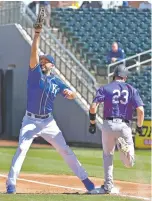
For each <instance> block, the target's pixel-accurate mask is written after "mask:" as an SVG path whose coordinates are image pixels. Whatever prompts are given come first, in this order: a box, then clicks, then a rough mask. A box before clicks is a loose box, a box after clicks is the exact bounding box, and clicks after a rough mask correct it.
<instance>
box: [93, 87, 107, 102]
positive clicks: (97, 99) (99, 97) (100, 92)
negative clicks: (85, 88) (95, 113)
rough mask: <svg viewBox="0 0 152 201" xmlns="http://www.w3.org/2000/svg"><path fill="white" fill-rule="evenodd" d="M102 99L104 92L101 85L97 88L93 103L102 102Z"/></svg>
mask: <svg viewBox="0 0 152 201" xmlns="http://www.w3.org/2000/svg"><path fill="white" fill-rule="evenodd" d="M104 99H105V94H104V88H103V87H102V88H99V89H98V90H97V93H96V96H95V98H94V100H93V103H102V102H104Z"/></svg>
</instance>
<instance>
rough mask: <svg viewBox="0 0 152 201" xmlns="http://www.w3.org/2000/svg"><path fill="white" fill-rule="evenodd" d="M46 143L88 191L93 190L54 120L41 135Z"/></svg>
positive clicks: (91, 184) (92, 185)
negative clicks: (56, 152) (50, 145)
mask: <svg viewBox="0 0 152 201" xmlns="http://www.w3.org/2000/svg"><path fill="white" fill-rule="evenodd" d="M41 136H42V137H43V138H44V139H45V140H46V141H47V142H49V143H50V144H52V145H53V147H54V148H55V149H56V150H57V151H58V152H59V154H60V155H61V156H62V157H63V159H64V160H65V162H66V163H67V164H68V166H69V167H70V169H71V170H72V171H73V173H74V174H75V175H76V176H77V177H78V178H79V179H80V180H81V181H82V183H83V184H84V185H85V187H86V189H87V190H88V191H90V190H92V189H94V184H93V183H92V182H91V181H90V179H89V178H88V174H87V172H86V171H85V169H84V168H83V167H82V165H81V163H80V162H79V161H78V159H77V157H76V155H75V154H74V152H73V151H72V150H71V149H70V147H69V146H68V145H67V143H66V142H65V139H64V137H63V135H62V132H61V131H60V129H59V128H58V126H57V124H56V122H55V120H53V119H52V121H50V123H49V126H48V125H47V128H46V129H44V130H43V133H42V135H41Z"/></svg>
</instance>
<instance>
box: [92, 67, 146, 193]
mask: <svg viewBox="0 0 152 201" xmlns="http://www.w3.org/2000/svg"><path fill="white" fill-rule="evenodd" d="M127 76H128V70H127V68H126V67H125V66H124V65H119V66H117V67H116V68H115V70H114V75H113V81H112V82H111V83H110V84H107V85H105V86H103V87H101V88H99V89H98V91H97V93H96V96H95V98H94V100H93V103H92V105H91V106H90V112H89V115H90V127H89V132H90V133H92V134H94V133H95V132H96V123H95V119H96V111H97V108H98V105H99V104H100V103H103V104H104V114H103V118H104V121H103V126H102V145H103V163H104V178H105V182H104V185H102V186H101V188H96V189H95V190H93V191H92V192H91V193H101V194H104V193H118V190H117V189H116V188H114V184H113V154H114V150H115V146H116V145H117V147H118V149H119V151H120V158H121V160H122V162H123V164H124V165H125V166H126V167H128V168H130V167H132V166H133V165H134V143H133V139H132V130H131V120H132V116H133V111H134V110H136V111H137V132H139V133H142V125H143V120H144V108H143V105H144V104H143V101H142V100H141V98H140V96H139V93H138V91H137V90H136V89H135V88H133V87H132V86H131V85H130V84H128V83H126V82H125V81H126V79H127Z"/></svg>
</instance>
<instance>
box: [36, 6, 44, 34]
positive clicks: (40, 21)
mask: <svg viewBox="0 0 152 201" xmlns="http://www.w3.org/2000/svg"><path fill="white" fill-rule="evenodd" d="M45 17H46V14H45V8H44V7H40V11H39V14H38V16H37V19H36V22H35V24H34V29H35V33H40V32H41V30H42V26H43V24H44V20H45Z"/></svg>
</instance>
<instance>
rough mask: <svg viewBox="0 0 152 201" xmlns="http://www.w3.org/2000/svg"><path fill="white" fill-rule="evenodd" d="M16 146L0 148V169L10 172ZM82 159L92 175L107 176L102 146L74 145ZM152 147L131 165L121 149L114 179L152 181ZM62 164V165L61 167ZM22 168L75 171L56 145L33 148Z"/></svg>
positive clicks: (42, 172)
mask: <svg viewBox="0 0 152 201" xmlns="http://www.w3.org/2000/svg"><path fill="white" fill-rule="evenodd" d="M15 150H16V148H3V147H1V148H0V171H1V172H8V171H9V168H10V164H11V160H12V157H13V154H14V153H15ZM73 151H74V152H75V154H76V155H77V157H78V159H79V160H80V162H81V163H82V164H83V166H84V167H85V168H86V170H87V172H88V173H89V176H94V177H101V178H103V162H102V151H101V150H99V149H82V148H73ZM150 153H151V152H150V151H139V150H138V151H136V164H135V166H134V167H133V168H131V169H128V168H125V167H124V166H123V164H122V163H121V161H120V159H119V153H118V152H116V153H115V156H114V179H118V180H124V181H132V182H141V181H142V183H150V179H151V160H150ZM61 167H62V168H61ZM22 172H26V173H41V174H66V175H72V172H71V170H70V169H69V168H68V166H67V165H66V164H65V162H64V161H63V159H62V158H61V156H60V155H59V154H58V153H57V152H56V151H55V150H54V149H36V148H31V149H30V150H29V152H28V154H27V157H26V159H25V162H24V164H23V168H22Z"/></svg>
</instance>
